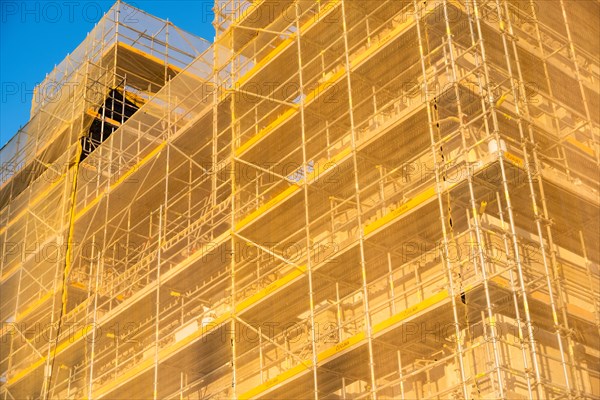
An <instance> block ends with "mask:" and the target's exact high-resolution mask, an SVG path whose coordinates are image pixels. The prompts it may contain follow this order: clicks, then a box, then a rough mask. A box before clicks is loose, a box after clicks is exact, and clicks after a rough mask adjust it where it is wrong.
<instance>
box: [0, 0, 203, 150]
mask: <svg viewBox="0 0 600 400" xmlns="http://www.w3.org/2000/svg"><path fill="white" fill-rule="evenodd" d="M126 3H128V4H131V5H132V6H134V7H137V8H140V9H142V10H144V11H146V12H148V13H150V14H153V15H156V16H158V17H160V18H163V19H167V18H168V19H169V20H170V21H171V22H173V23H174V24H175V25H177V26H179V27H180V28H182V29H184V30H187V31H188V32H191V33H193V34H195V35H197V36H200V37H203V38H205V39H207V40H209V41H212V40H213V38H214V29H213V27H212V19H213V15H212V4H213V1H212V0H200V1H199V0H174V1H169V0H132V1H126ZM113 4H114V1H104V0H101V1H86V0H80V1H77V0H70V1H62V0H60V1H51V0H39V1H23V0H19V1H10V0H0V60H1V62H0V84H1V88H0V89H1V90H0V147H1V146H2V145H4V144H5V143H6V142H7V141H8V139H10V138H11V137H12V136H13V135H14V134H15V133H16V132H17V130H18V129H19V128H20V127H21V126H22V125H24V124H25V123H26V122H27V121H28V120H29V111H30V107H31V97H32V93H33V88H34V87H35V85H36V84H38V83H39V82H40V81H42V80H43V79H44V77H45V75H46V73H48V72H50V71H52V69H53V68H54V66H55V65H56V64H59V63H60V61H61V60H62V59H63V58H65V56H66V55H67V54H68V53H70V52H71V51H72V50H74V49H75V48H76V47H77V45H78V44H79V43H80V42H82V41H83V39H85V36H86V34H87V32H89V31H90V30H92V29H93V28H94V25H95V24H96V23H97V22H98V20H100V18H101V17H102V15H103V14H104V13H105V12H106V11H107V10H108V9H109V8H110V7H111V6H112V5H113Z"/></svg>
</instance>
